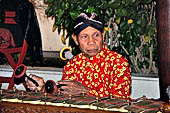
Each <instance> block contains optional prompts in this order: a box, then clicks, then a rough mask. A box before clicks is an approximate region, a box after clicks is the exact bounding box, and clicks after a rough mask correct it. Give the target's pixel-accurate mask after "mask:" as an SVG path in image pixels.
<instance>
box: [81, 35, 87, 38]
mask: <svg viewBox="0 0 170 113" xmlns="http://www.w3.org/2000/svg"><path fill="white" fill-rule="evenodd" d="M80 38H88V36H87V35H84V36H80Z"/></svg>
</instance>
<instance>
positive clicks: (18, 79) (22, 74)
mask: <svg viewBox="0 0 170 113" xmlns="http://www.w3.org/2000/svg"><path fill="white" fill-rule="evenodd" d="M26 70H27V67H26V66H25V65H24V64H21V65H19V66H17V67H16V68H15V70H14V76H15V83H16V84H20V83H22V82H24V81H25V78H27V79H28V80H30V81H32V82H33V83H34V84H35V85H36V86H37V87H38V86H39V84H38V83H37V82H36V81H35V80H34V79H32V78H30V77H29V76H27V74H26Z"/></svg>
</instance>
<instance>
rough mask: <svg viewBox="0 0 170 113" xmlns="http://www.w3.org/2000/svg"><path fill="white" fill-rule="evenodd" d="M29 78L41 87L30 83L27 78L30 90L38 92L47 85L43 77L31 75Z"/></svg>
mask: <svg viewBox="0 0 170 113" xmlns="http://www.w3.org/2000/svg"><path fill="white" fill-rule="evenodd" d="M29 77H30V78H32V79H34V80H35V81H36V82H37V83H38V85H39V86H38V87H37V86H36V85H35V84H34V83H33V82H32V81H30V80H29V79H28V78H25V79H26V80H25V81H26V85H27V88H29V89H30V90H31V91H36V90H37V91H41V90H42V88H43V87H44V84H45V83H44V79H43V78H42V77H38V76H36V75H33V74H30V75H29Z"/></svg>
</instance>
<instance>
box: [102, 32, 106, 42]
mask: <svg viewBox="0 0 170 113" xmlns="http://www.w3.org/2000/svg"><path fill="white" fill-rule="evenodd" d="M105 34H106V30H103V33H102V36H103V41H104V38H105Z"/></svg>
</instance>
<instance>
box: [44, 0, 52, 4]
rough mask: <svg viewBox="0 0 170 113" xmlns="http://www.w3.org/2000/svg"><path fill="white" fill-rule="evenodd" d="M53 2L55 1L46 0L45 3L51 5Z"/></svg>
mask: <svg viewBox="0 0 170 113" xmlns="http://www.w3.org/2000/svg"><path fill="white" fill-rule="evenodd" d="M52 2H53V0H44V3H46V4H50V3H52Z"/></svg>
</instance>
